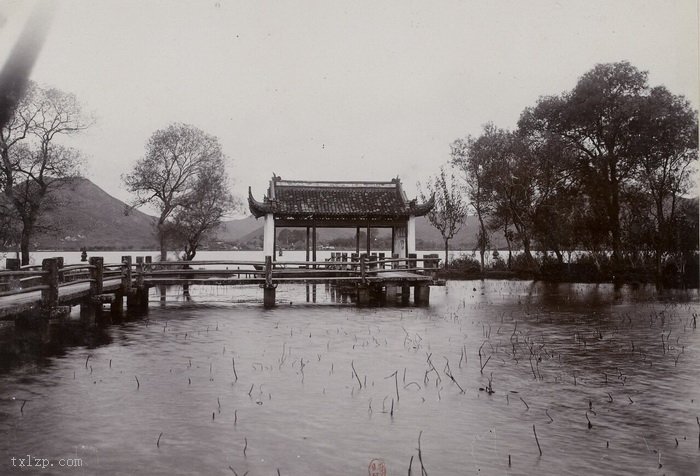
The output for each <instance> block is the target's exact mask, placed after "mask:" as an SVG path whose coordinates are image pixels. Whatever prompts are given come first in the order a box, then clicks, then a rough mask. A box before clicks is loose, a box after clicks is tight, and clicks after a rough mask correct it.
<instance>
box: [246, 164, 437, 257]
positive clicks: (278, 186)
mask: <svg viewBox="0 0 700 476" xmlns="http://www.w3.org/2000/svg"><path fill="white" fill-rule="evenodd" d="M434 204H435V200H434V197H430V199H429V200H428V201H427V202H425V203H418V202H417V200H416V199H414V200H408V199H407V198H406V194H405V193H404V191H403V188H402V187H401V181H400V180H399V179H398V178H395V179H392V180H390V181H388V182H326V181H302V180H282V178H281V177H278V176H276V175H274V174H273V176H272V179H271V180H270V185H269V188H268V190H267V194H266V195H265V197H264V198H263V200H262V201H258V200H256V199H255V198H254V197H253V193H252V190H251V188H250V187H248V205H249V207H250V211H251V213H252V214H253V215H254V216H255V217H256V218H260V217H264V218H265V225H264V238H263V250H264V255H265V256H272V257H273V259H275V258H274V257H275V256H276V248H277V242H276V241H277V240H276V235H277V233H276V229H277V228H282V227H294V228H306V261H309V260H311V261H314V262H315V261H316V229H317V228H354V229H355V233H356V240H355V241H356V246H355V247H356V253H358V254H359V253H360V230H366V235H367V239H366V243H365V246H364V251H365V252H366V253H367V255H369V254H370V252H371V240H370V230H371V229H372V228H390V229H391V238H392V239H391V253H392V255H393V256H396V257H399V258H408V257H409V255H410V254H414V253H415V252H416V217H419V216H423V215H425V214H427V213H428V212H430V210H431V209H432V208H433V206H434Z"/></svg>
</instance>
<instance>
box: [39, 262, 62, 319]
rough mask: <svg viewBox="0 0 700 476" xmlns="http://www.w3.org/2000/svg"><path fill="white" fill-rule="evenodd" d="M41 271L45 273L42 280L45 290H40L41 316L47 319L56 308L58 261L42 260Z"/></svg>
mask: <svg viewBox="0 0 700 476" xmlns="http://www.w3.org/2000/svg"><path fill="white" fill-rule="evenodd" d="M41 269H42V271H44V272H46V274H45V275H44V279H43V285H44V286H45V288H44V289H42V290H41V314H42V316H43V317H46V318H49V317H51V314H52V312H53V311H54V310H55V309H56V308H57V307H58V259H57V258H46V259H44V260H43V261H42V262H41Z"/></svg>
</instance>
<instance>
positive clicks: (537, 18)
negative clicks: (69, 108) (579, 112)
mask: <svg viewBox="0 0 700 476" xmlns="http://www.w3.org/2000/svg"><path fill="white" fill-rule="evenodd" d="M32 3H33V2H27V1H14V0H10V1H5V2H2V3H0V61H2V62H4V60H5V58H6V56H7V54H8V53H9V50H10V48H11V46H12V45H13V44H14V41H15V40H16V38H17V36H18V35H19V31H20V30H21V28H22V26H23V23H24V19H25V18H26V16H27V15H28V13H29V10H30V7H31V5H32ZM698 24H699V22H698V3H697V0H693V1H689V0H616V1H608V0H605V1H601V0H581V1H573V0H569V1H566V0H559V1H554V0H533V1H526V2H525V1H506V0H496V1H485V0H480V1H476V0H474V1H472V0H461V1H450V0H446V1H437V2H428V1H422V2H418V1H406V0H400V1H399V0H397V1H378V0H372V1H364V0H353V1H344V2H341V1H329V0H322V1H299V2H283V1H251V2H247V1H230V2H228V1H224V0H218V1H198V2H193V1H177V2H175V1H167V2H166V1H155V0H140V1H116V0H113V1H112V0H102V1H83V0H76V1H69V0H65V1H60V4H59V7H58V9H57V12H56V14H55V16H54V18H53V22H52V25H51V28H50V31H49V33H48V36H47V39H46V43H45V45H44V48H43V50H42V51H41V53H40V55H39V58H38V60H37V63H36V65H35V67H34V70H33V71H32V76H31V78H32V79H33V80H34V81H36V82H37V83H39V84H40V85H43V86H51V87H57V88H59V89H62V90H64V91H66V92H71V93H74V94H75V95H76V96H77V98H78V99H79V101H80V102H81V104H82V106H83V109H84V110H85V111H86V112H88V113H89V114H91V115H92V116H94V118H95V123H94V125H93V126H92V127H91V128H90V129H88V130H87V131H84V132H82V133H81V134H79V135H77V136H74V137H72V138H70V139H67V140H65V141H64V143H66V144H67V145H71V146H73V147H76V148H78V149H79V150H81V151H82V153H83V154H84V156H85V157H86V170H85V175H86V177H87V178H89V179H90V180H92V181H93V182H95V183H96V184H97V185H98V186H100V187H101V188H103V189H104V190H105V191H107V192H108V193H110V194H112V195H114V196H116V197H117V198H120V199H122V200H124V201H128V200H129V199H130V195H129V193H128V192H127V191H126V190H125V189H124V186H123V185H122V183H121V178H120V177H121V175H122V174H124V173H127V172H128V171H129V170H130V169H131V167H133V165H134V164H135V162H136V161H137V160H138V159H139V158H141V157H142V156H143V154H144V145H145V143H146V141H147V139H148V137H149V136H150V135H151V134H153V132H155V131H156V130H158V129H161V128H165V127H167V126H168V125H169V124H170V123H172V122H184V123H188V124H192V125H195V126H197V127H199V128H200V129H202V130H204V131H205V132H207V133H209V134H212V135H215V136H217V137H218V138H219V140H220V142H221V144H222V147H223V150H224V152H225V153H226V155H227V157H228V158H229V174H230V176H231V178H232V179H233V187H232V190H233V192H234V194H236V195H237V196H240V197H241V198H245V197H246V196H247V189H248V186H252V189H253V193H254V194H255V195H256V197H257V198H258V199H261V198H262V196H263V195H264V193H265V191H266V188H267V184H268V181H269V180H270V177H271V176H272V174H273V172H274V173H275V174H277V175H279V176H281V177H283V178H285V179H297V180H390V179H391V178H393V177H396V176H399V177H400V178H401V180H402V183H403V184H404V189H405V190H406V191H407V193H408V195H409V197H413V196H416V194H417V192H418V189H417V186H416V183H417V182H418V181H420V182H425V181H426V180H427V179H428V177H429V176H430V175H433V174H435V173H437V172H438V170H439V168H440V166H441V165H443V164H445V163H446V162H447V161H448V160H449V158H450V143H451V142H453V141H454V140H455V139H457V138H460V137H465V136H467V135H478V134H479V133H480V131H481V128H482V126H483V125H484V124H486V123H487V122H493V123H494V124H496V125H497V126H499V127H502V128H514V127H515V125H516V124H517V121H518V118H519V116H520V113H521V112H522V110H523V109H524V108H525V107H528V106H532V105H534V104H535V103H536V101H537V99H538V98H539V97H540V96H543V95H553V94H560V93H562V92H564V91H567V90H570V89H572V88H573V87H574V86H575V84H576V82H577V80H578V78H579V77H580V76H581V75H583V74H584V73H585V72H587V71H589V70H590V69H592V68H593V67H594V66H595V65H596V64H598V63H607V62H616V61H621V60H626V61H629V62H631V63H632V64H633V65H634V66H636V67H638V68H639V69H641V70H644V71H648V72H649V83H650V84H651V85H665V86H666V87H667V88H668V89H669V90H670V91H671V92H673V93H674V94H682V95H684V96H685V97H686V98H687V99H688V100H689V101H690V102H691V104H692V105H693V106H694V107H695V108H696V109H697V108H698V103H699V98H698V95H699V91H698V90H699V88H700V83H699V82H698V77H699V76H698Z"/></svg>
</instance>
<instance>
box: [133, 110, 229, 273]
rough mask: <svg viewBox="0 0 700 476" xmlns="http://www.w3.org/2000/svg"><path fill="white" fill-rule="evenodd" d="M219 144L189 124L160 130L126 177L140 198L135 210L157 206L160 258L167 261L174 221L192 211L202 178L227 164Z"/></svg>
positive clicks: (215, 139)
mask: <svg viewBox="0 0 700 476" xmlns="http://www.w3.org/2000/svg"><path fill="white" fill-rule="evenodd" d="M223 157H224V155H223V152H222V150H221V145H219V140H218V139H217V138H216V137H214V136H211V135H209V134H206V133H205V132H203V131H202V130H201V129H198V128H197V127H194V126H192V125H189V124H181V123H175V124H171V125H170V126H168V127H167V128H165V129H160V130H157V131H156V132H154V133H153V135H152V136H151V137H150V139H149V140H148V142H147V143H146V155H145V156H144V157H143V158H141V159H140V160H139V161H138V162H137V163H136V165H135V166H134V168H133V169H132V170H131V172H130V173H128V174H126V175H124V176H122V180H123V182H124V184H125V185H126V188H127V190H129V191H130V192H132V193H134V194H135V195H136V199H135V200H134V202H133V204H132V207H139V206H142V205H145V204H152V205H154V206H155V207H156V208H157V209H158V211H159V215H158V221H157V223H156V232H157V235H158V241H159V242H160V258H161V260H162V261H165V260H166V259H167V253H168V237H169V235H171V233H169V230H170V229H171V223H172V217H173V215H174V214H175V213H176V212H177V211H178V210H179V209H180V208H183V209H187V207H188V206H190V208H192V207H191V204H192V203H193V202H192V199H193V196H194V195H195V194H196V190H197V187H198V183H200V178H201V177H203V176H204V174H205V171H206V170H209V168H210V167H216V166H217V165H216V164H223Z"/></svg>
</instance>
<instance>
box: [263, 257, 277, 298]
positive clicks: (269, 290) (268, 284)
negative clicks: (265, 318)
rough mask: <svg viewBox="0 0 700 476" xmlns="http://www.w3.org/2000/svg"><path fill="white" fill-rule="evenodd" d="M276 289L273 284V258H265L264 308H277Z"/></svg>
mask: <svg viewBox="0 0 700 476" xmlns="http://www.w3.org/2000/svg"><path fill="white" fill-rule="evenodd" d="M276 291H277V289H276V287H275V285H274V284H273V283H272V256H265V284H264V286H263V307H265V308H267V309H269V308H272V307H275V294H276Z"/></svg>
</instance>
